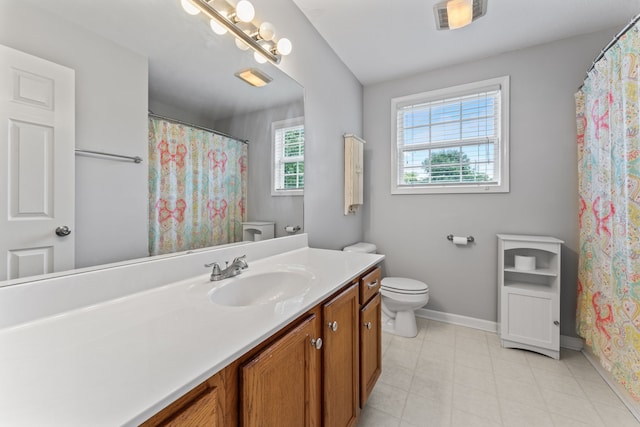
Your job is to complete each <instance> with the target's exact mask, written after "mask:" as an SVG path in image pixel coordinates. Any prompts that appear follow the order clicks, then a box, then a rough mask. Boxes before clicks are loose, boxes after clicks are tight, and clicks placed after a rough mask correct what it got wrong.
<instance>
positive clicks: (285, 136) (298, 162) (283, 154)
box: [271, 117, 304, 196]
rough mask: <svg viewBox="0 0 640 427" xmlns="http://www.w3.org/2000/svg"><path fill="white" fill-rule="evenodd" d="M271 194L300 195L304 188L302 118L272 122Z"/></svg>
mask: <svg viewBox="0 0 640 427" xmlns="http://www.w3.org/2000/svg"><path fill="white" fill-rule="evenodd" d="M271 128H272V135H273V137H272V152H273V163H272V165H273V167H272V186H271V188H272V190H271V194H272V195H286V196H292V195H301V194H303V189H304V118H303V117H298V118H295V119H289V120H283V121H279V122H274V123H273V124H272V126H271Z"/></svg>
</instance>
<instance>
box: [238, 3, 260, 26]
mask: <svg viewBox="0 0 640 427" xmlns="http://www.w3.org/2000/svg"><path fill="white" fill-rule="evenodd" d="M255 15H256V11H255V9H254V8H253V5H252V4H251V3H250V2H249V1H247V0H240V1H239V2H238V4H237V5H236V16H237V17H238V19H239V20H241V21H242V22H251V21H252V20H253V17H254V16H255Z"/></svg>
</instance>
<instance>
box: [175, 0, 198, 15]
mask: <svg viewBox="0 0 640 427" xmlns="http://www.w3.org/2000/svg"><path fill="white" fill-rule="evenodd" d="M180 4H181V5H182V8H183V9H184V11H185V12H187V13H188V14H189V15H197V14H199V13H200V9H198V8H197V7H195V6H194V5H193V3H191V1H190V0H180Z"/></svg>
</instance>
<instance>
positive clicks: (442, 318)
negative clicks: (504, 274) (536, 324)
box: [416, 308, 584, 351]
mask: <svg viewBox="0 0 640 427" xmlns="http://www.w3.org/2000/svg"><path fill="white" fill-rule="evenodd" d="M416 316H417V317H422V318H423V319H430V320H436V321H438V322H443V323H450V324H452V325H459V326H466V327H467V328H474V329H480V330H482V331H487V332H493V333H497V332H498V323H497V322H491V321H489V320H483V319H476V318H475V317H468V316H461V315H459V314H450V313H445V312H443V311H435V310H429V309H428V308H419V309H418V310H416ZM560 347H563V348H568V349H569V350H575V351H580V350H582V348H583V347H584V345H583V342H582V339H580V338H576V337H570V336H568V335H560Z"/></svg>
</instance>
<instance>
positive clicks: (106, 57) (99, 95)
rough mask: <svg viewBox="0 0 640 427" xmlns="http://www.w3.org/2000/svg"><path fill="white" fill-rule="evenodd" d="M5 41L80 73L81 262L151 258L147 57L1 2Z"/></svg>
mask: <svg viewBox="0 0 640 427" xmlns="http://www.w3.org/2000/svg"><path fill="white" fill-rule="evenodd" d="M0 43H1V44H4V45H7V46H10V47H12V48H14V49H18V50H21V51H23V52H26V53H29V54H32V55H35V56H39V57H41V58H44V59H47V60H49V61H52V62H56V63H58V64H61V65H64V66H67V67H69V68H72V69H74V70H75V72H76V148H82V149H88V150H97V151H107V152H112V153H118V154H128V155H134V156H140V157H142V158H144V159H145V161H144V162H143V163H141V164H135V163H132V162H123V161H114V160H106V159H103V158H90V157H84V156H76V188H75V191H76V224H75V227H74V230H73V234H74V236H75V240H76V267H85V266H91V265H96V264H103V263H107V262H115V261H120V260H126V259H131V258H138V257H143V256H147V255H148V254H149V251H148V243H147V242H148V238H147V229H148V219H147V204H148V197H147V194H148V190H147V176H148V168H147V162H146V158H147V152H148V150H147V135H148V129H147V124H146V123H147V121H146V116H147V91H148V89H147V88H148V80H147V75H148V72H147V60H146V58H145V57H143V56H140V55H137V54H135V53H133V52H131V51H129V50H127V49H125V48H123V47H121V46H118V45H116V44H114V43H112V42H110V41H107V40H105V39H103V38H101V37H99V36H96V35H95V34H93V33H91V32H88V31H86V30H84V29H82V28H81V27H78V26H75V25H72V24H70V23H69V22H66V21H64V20H62V19H60V18H59V17H57V16H54V15H50V14H46V13H43V12H41V11H38V10H37V9H35V8H34V7H33V6H31V5H29V4H28V3H25V2H17V1H7V0H0Z"/></svg>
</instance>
